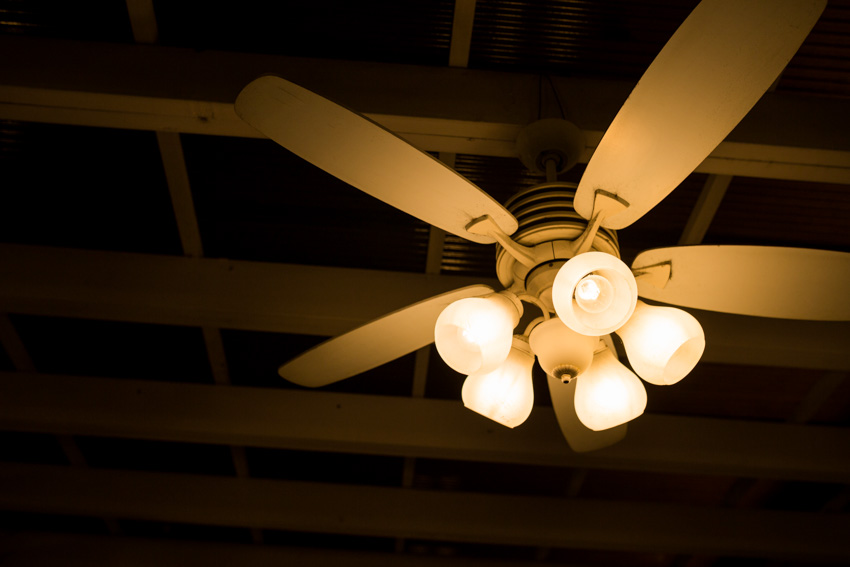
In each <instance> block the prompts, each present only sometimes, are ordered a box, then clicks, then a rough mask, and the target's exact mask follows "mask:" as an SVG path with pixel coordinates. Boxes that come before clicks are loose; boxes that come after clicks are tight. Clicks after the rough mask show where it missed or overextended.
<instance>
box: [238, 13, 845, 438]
mask: <svg viewBox="0 0 850 567" xmlns="http://www.w3.org/2000/svg"><path fill="white" fill-rule="evenodd" d="M825 4H826V2H825V0H771V1H770V2H767V1H764V0H703V1H702V2H701V3H700V4H699V5H698V6H697V7H696V8H695V9H694V11H693V12H692V13H691V15H690V16H689V17H688V18H687V19H686V20H685V22H684V23H683V24H682V25H681V26H680V27H679V29H678V30H677V31H676V33H675V34H674V35H673V37H672V38H671V39H670V40H669V41H668V42H667V44H666V45H665V46H664V48H663V49H662V50H661V52H660V53H659V54H658V56H657V57H656V58H655V60H654V61H653V63H652V64H651V65H650V67H649V68H648V69H647V71H646V73H645V74H644V76H643V77H642V78H641V80H640V82H639V83H638V84H637V85H636V87H635V88H634V90H633V91H632V93H631V95H630V96H629V98H628V100H626V101H625V103H624V104H623V107H622V108H621V109H620V111H619V113H618V114H617V116H616V117H615V118H614V120H613V122H612V123H611V124H610V126H609V127H608V129H607V131H606V132H605V135H604V136H603V138H602V140H601V141H600V142H599V144H598V146H597V147H596V148H595V151H594V152H593V155H592V157H591V159H590V161H589V162H588V164H587V168H586V170H585V172H584V174H583V176H582V178H581V181H580V183H579V184H578V185H575V184H569V183H562V182H559V181H557V175H558V174H559V173H562V172H564V171H566V170H567V169H568V168H569V167H571V166H572V165H573V164H575V163H576V162H577V161H578V160H579V159H580V157H581V156H582V155H583V154H584V153H585V149H586V147H585V142H584V139H583V135H582V131H581V129H580V128H579V127H577V126H576V125H574V124H572V123H570V122H567V121H565V120H557V119H545V120H540V121H538V122H535V123H532V124H530V125H528V126H527V127H526V128H524V129H523V130H522V132H521V133H520V136H519V138H518V140H517V154H518V155H519V157H520V159H521V160H522V161H523V163H524V164H525V165H526V166H527V167H528V168H529V169H532V170H533V171H536V172H538V173H540V174H545V175H546V178H547V182H546V183H543V184H541V185H538V186H536V187H533V188H531V189H526V190H523V191H520V192H518V193H517V194H516V195H514V196H513V197H512V198H511V199H510V200H509V201H508V203H506V205H505V206H502V205H501V204H499V203H497V202H496V201H495V200H493V199H492V198H491V197H490V196H489V195H487V194H486V193H485V192H483V191H482V190H481V189H479V188H478V187H476V186H475V185H473V184H472V183H470V182H469V181H468V180H467V179H465V178H464V177H462V176H461V175H459V174H458V173H457V172H455V171H454V170H452V169H450V168H448V167H447V166H446V165H445V164H443V163H442V162H439V161H438V160H435V159H434V158H432V157H431V156H429V155H428V154H426V153H424V152H421V151H419V150H418V149H416V148H414V147H412V146H411V145H410V144H408V143H407V142H405V141H404V140H402V139H401V138H399V137H397V136H396V135H395V134H393V133H392V132H389V131H387V130H385V129H384V128H383V127H381V126H379V125H378V124H375V123H374V122H372V121H370V120H369V119H367V118H365V117H364V116H361V115H359V114H357V113H355V112H352V111H350V110H348V109H346V108H344V107H343V106H340V105H338V104H336V103H334V102H331V101H330V100H328V99H326V98H324V97H322V96H320V95H318V94H316V93H314V92H312V91H310V90H307V89H305V88H303V87H301V86H299V85H296V84H294V83H291V82H289V81H286V80H284V79H281V78H279V77H274V76H264V77H260V78H259V79H257V80H255V81H253V82H251V83H250V84H248V85H247V86H246V87H245V88H244V89H243V90H242V92H241V93H240V94H239V97H238V98H237V100H236V112H237V113H238V114H239V116H241V117H242V119H243V120H245V121H246V122H247V123H249V124H251V125H252V126H254V127H255V128H257V129H258V130H259V131H260V132H262V133H263V134H265V135H266V136H268V137H269V138H271V139H272V140H274V141H276V142H277V143H279V144H280V145H282V146H284V147H285V148H287V149H289V150H290V151H292V152H293V153H295V154H296V155H298V156H300V157H301V158H303V159H305V160H307V161H309V162H311V163H313V164H314V165H316V166H318V167H320V168H322V169H324V170H325V171H327V172H328V173H331V174H332V175H334V176H336V177H338V178H339V179H341V180H342V181H344V182H346V183H348V184H349V185H352V186H353V187H355V188H357V189H360V190H362V191H364V192H366V193H368V194H370V195H372V196H373V197H376V198H378V199H380V200H382V201H384V202H386V203H388V204H390V205H392V206H394V207H396V208H398V209H400V210H403V211H405V212H407V213H409V214H411V215H413V216H416V217H418V218H419V219H421V220H423V221H425V222H427V223H430V224H432V225H434V226H436V227H438V228H441V229H443V230H446V231H448V232H451V233H453V234H456V235H458V236H461V237H463V238H466V239H468V240H470V241H472V242H476V243H481V244H493V243H495V244H496V274H497V277H498V279H499V281H500V283H501V284H502V285H503V286H504V289H503V290H501V291H496V290H494V289H492V288H490V287H489V286H485V285H474V286H469V287H466V288H461V289H457V290H454V291H451V292H448V293H444V294H442V295H438V296H436V297H432V298H429V299H426V300H424V301H421V302H419V303H416V304H414V305H411V306H409V307H406V308H403V309H401V310H399V311H396V312H394V313H391V314H389V315H386V316H384V317H381V318H380V319H377V320H375V321H372V322H371V323H367V324H366V325H363V326H361V327H358V328H356V329H354V330H352V331H349V332H348V333H345V334H343V335H341V336H339V337H335V338H333V339H330V340H328V341H326V342H325V343H322V344H321V345H319V346H317V347H315V348H313V349H311V350H309V351H307V352H305V353H303V354H301V355H300V356H298V357H297V358H295V359H293V360H291V361H289V362H287V363H286V364H284V365H283V366H281V367H280V370H279V372H280V374H281V376H283V377H284V378H286V379H288V380H290V381H292V382H295V383H297V384H301V385H304V386H310V387H318V386H323V385H325V384H329V383H332V382H335V381H338V380H342V379H344V378H348V377H350V376H353V375H355V374H359V373H361V372H364V371H366V370H369V369H370V368H374V367H376V366H379V365H381V364H384V363H386V362H389V361H391V360H393V359H395V358H398V357H400V356H403V355H405V354H407V353H409V352H413V351H414V350H417V349H419V348H421V347H424V346H426V345H428V344H429V343H431V342H435V343H436V348H437V351H438V352H439V354H440V356H441V357H442V358H443V360H444V361H445V362H446V364H448V365H449V366H450V367H451V368H453V369H454V370H456V371H458V372H460V373H462V374H466V375H467V378H466V380H465V382H464V383H463V387H462V390H461V397H462V399H463V403H464V405H465V406H466V407H467V408H469V409H471V410H473V411H475V412H477V413H479V414H481V415H484V416H486V417H488V418H490V419H492V420H494V421H496V422H498V423H501V424H503V425H505V426H507V427H515V426H517V425H519V424H521V423H522V422H523V421H525V420H526V418H528V416H529V414H530V413H531V410H532V407H533V405H534V388H533V385H532V367H533V364H534V360H535V357H536V358H537V360H538V362H539V364H540V366H541V367H542V368H543V370H544V371H545V372H546V374H547V382H548V385H549V391H550V394H551V398H552V404H553V408H554V410H555V415H556V417H557V419H558V424H559V426H560V428H561V431H562V432H563V434H564V436H565V437H566V439H567V442H568V443H569V445H570V447H572V448H573V450H575V451H589V450H594V449H599V448H602V447H605V446H608V445H610V444H612V443H615V442H617V441H619V440H620V439H622V438H623V436H624V435H625V425H624V424H625V423H626V422H628V421H630V420H632V419H634V418H636V417H637V416H639V415H641V414H642V413H643V411H644V409H645V407H646V401H647V395H646V390H645V388H644V386H643V384H642V382H641V380H640V379H639V378H638V376H639V377H640V378H643V380H645V381H647V382H649V383H651V384H656V385H670V384H675V383H676V382H678V381H679V380H681V379H682V378H684V377H685V376H686V375H687V374H688V373H689V372H690V371H691V370H692V369H693V368H694V366H695V365H696V364H697V363H698V361H699V359H700V357H701V356H702V353H703V349H704V348H705V337H704V335H703V330H702V328H701V327H700V324H699V323H698V322H697V320H696V319H695V318H694V317H693V316H692V315H690V314H689V313H687V312H686V311H683V310H682V309H678V308H676V307H670V306H669V305H678V306H682V307H689V308H695V309H704V310H713V311H721V312H726V313H734V314H739V315H750V316H758V317H781V318H789V319H810V320H824V321H829V320H842V321H843V320H850V294H848V293H847V289H848V287H850V254H847V253H842V252H831V251H825V250H808V249H799V248H778V247H766V246H683V247H673V248H661V249H655V250H649V251H645V252H642V253H641V254H639V255H638V256H637V258H635V260H634V261H633V263H632V266H631V267H628V266H627V265H626V264H624V263H623V262H622V261H621V260H620V251H619V242H618V240H617V235H616V232H615V231H616V230H619V229H622V228H625V227H627V226H629V225H630V224H632V223H633V222H635V221H636V220H637V219H639V218H640V217H641V216H643V215H644V214H646V213H647V212H648V211H649V210H650V209H652V208H653V207H654V206H655V205H656V204H658V203H659V202H660V201H661V200H662V199H664V198H665V197H666V196H667V195H668V194H669V193H670V192H671V191H672V190H673V189H675V188H676V187H677V186H678V185H679V184H680V183H681V182H682V181H683V180H684V179H685V178H686V177H687V176H688V175H689V174H690V173H691V172H692V171H693V170H694V169H695V168H696V167H697V166H698V165H699V164H700V163H701V162H702V161H703V160H704V159H705V158H706V157H707V156H708V155H709V154H710V153H711V152H712V150H714V148H715V147H716V146H717V145H718V144H719V143H720V142H721V141H722V140H723V139H724V138H725V137H726V136H727V135H728V134H729V132H730V131H731V130H732V129H733V128H734V127H735V126H736V125H737V124H738V122H739V121H740V120H741V119H742V118H743V117H744V116H745V115H746V114H747V113H748V112H749V110H750V109H751V108H752V107H753V105H755V103H756V102H757V101H758V100H759V98H760V97H761V95H762V94H763V93H764V92H765V91H767V89H768V88H769V87H770V85H771V84H772V83H773V82H774V81H775V79H776V77H777V76H778V75H779V74H780V73H781V72H782V70H783V68H784V67H785V65H786V64H787V63H788V61H789V60H790V59H791V57H792V56H793V55H794V53H795V52H796V51H797V49H798V48H799V46H800V44H801V43H802V42H803V40H804V39H805V37H806V36H807V35H808V33H809V31H810V30H811V28H812V26H813V25H814V24H815V22H816V21H817V19H818V17H819V16H820V14H821V12H822V11H823V8H824V6H825ZM811 282H817V283H818V286H819V292H818V293H817V294H812V293H810V291H809V290H810V287H811ZM638 297H641V298H643V299H646V300H649V301H652V302H657V303H662V304H667V306H665V305H650V304H648V303H646V302H644V301H641V300H639V299H638ZM523 303H526V304H529V305H533V306H534V308H535V309H538V308H539V309H540V311H541V316H540V317H538V318H537V319H534V320H533V321H532V322H531V323H530V324H528V325H527V327H526V329H525V330H524V332H522V333H517V331H516V327H517V325H518V324H519V322H520V319H521V317H522V315H523ZM612 333H616V334H617V335H618V337H619V338H620V340H621V341H622V345H623V348H624V349H625V355H626V357H627V358H628V361H629V364H630V366H631V368H632V369H633V370H634V371H632V370H630V369H629V368H627V367H626V366H625V365H623V364H622V363H621V362H620V360H619V357H618V356H617V352H616V350H615V345H614V342H613V341H612V339H611V334H612Z"/></svg>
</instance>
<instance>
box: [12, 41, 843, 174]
mask: <svg viewBox="0 0 850 567" xmlns="http://www.w3.org/2000/svg"><path fill="white" fill-rule="evenodd" d="M0 52H5V53H15V54H16V56H15V57H10V58H7V59H6V60H5V61H4V75H3V77H2V79H0V82H2V85H0V118H4V119H9V120H25V121H36V122H53V123H60V124H78V125H88V126H102V127H115V128H130V129H145V130H161V131H172V132H188V133H201V134H218V135H228V136H252V137H258V136H259V134H258V133H257V132H256V131H254V130H253V129H252V128H250V127H249V126H247V125H246V124H244V123H243V122H242V121H241V120H240V119H239V118H238V117H237V116H236V114H235V112H234V111H233V105H232V102H233V100H235V98H236V95H237V94H238V92H239V90H240V89H241V87H242V86H244V85H245V84H247V83H248V82H250V81H251V80H252V79H254V78H256V77H257V76H259V75H262V74H265V73H275V74H279V75H282V76H285V77H287V78H288V79H289V80H292V81H294V82H296V83H300V84H303V85H304V86H306V87H308V88H310V89H311V90H314V91H316V92H318V93H320V94H323V95H325V96H328V97H330V98H332V99H334V100H337V101H339V102H341V103H343V104H345V105H346V106H348V107H350V108H355V109H357V110H359V111H360V112H363V113H364V114H366V115H367V116H369V117H371V118H373V119H374V120H376V121H377V122H379V123H380V124H383V125H384V126H386V127H387V128H389V129H390V130H392V131H394V132H396V133H398V134H399V135H401V136H402V137H404V138H406V139H408V140H409V141H410V142H412V143H413V144H414V145H417V146H418V147H420V148H421V149H423V150H429V151H445V152H456V153H468V154H481V155H495V156H514V155H515V149H514V144H515V140H516V136H517V133H518V132H519V129H520V128H521V127H522V126H524V125H525V124H527V123H529V122H531V121H533V120H534V119H536V117H537V115H538V110H539V109H538V104H539V93H538V90H539V88H540V82H539V80H538V78H537V77H536V76H534V75H529V74H518V73H504V72H500V73H496V72H489V71H477V70H469V69H464V70H460V69H453V68H439V67H421V66H406V65H395V64H379V63H359V62H352V61H345V62H342V61H333V60H308V59H302V58H292V57H283V56H267V55H252V54H235V53H223V52H212V51H203V52H197V51H194V50H188V49H178V48H168V47H160V46H150V45H117V44H116V45H113V46H111V47H110V49H109V50H103V49H102V48H101V47H100V46H98V45H97V44H88V43H82V42H69V41H61V40H41V39H40V40H33V39H29V38H14V37H0ZM34 70H37V72H34ZM553 84H554V86H555V88H557V89H558V92H559V97H560V99H561V100H562V102H563V105H564V108H565V109H566V110H567V114H568V115H569V117H570V118H571V120H573V121H574V122H576V124H577V125H578V126H579V127H580V128H582V130H584V132H585V135H586V138H587V149H586V151H585V153H584V155H583V157H582V160H583V161H587V159H589V157H590V155H591V154H592V152H593V149H594V148H595V147H596V144H597V143H598V142H599V140H600V139H601V136H602V133H603V132H604V131H605V129H606V128H607V126H608V124H609V123H610V122H611V120H612V119H613V117H614V116H615V114H616V112H617V111H618V109H619V108H620V106H621V105H622V103H623V101H624V100H625V99H626V97H627V96H628V93H629V91H630V90H631V87H632V86H633V85H632V84H631V83H628V82H623V81H603V80H588V79H576V78H569V79H567V78H553ZM847 130H850V116H848V113H847V112H846V109H845V108H844V107H843V101H841V100H835V101H832V100H830V99H825V100H816V101H813V100H807V99H805V98H801V97H795V96H792V95H785V94H778V93H768V94H766V95H765V97H764V99H763V100H762V101H761V102H759V104H758V105H757V106H756V108H754V109H753V111H752V112H751V113H750V115H749V116H748V117H747V118H745V120H744V121H743V122H742V123H741V125H739V127H738V128H736V130H735V131H734V132H733V133H732V134H731V135H730V136H729V138H728V139H727V140H726V141H725V142H723V143H721V144H720V146H718V148H717V149H716V150H715V151H714V152H713V153H712V154H711V156H709V157H708V159H706V160H705V162H703V164H702V165H700V167H699V168H697V171H701V172H706V173H718V174H724V175H744V176H756V177H768V178H778V179H793V180H808V181H821V182H832V183H850V142H848V140H847V139H846V137H842V133H843V132H846V131H847Z"/></svg>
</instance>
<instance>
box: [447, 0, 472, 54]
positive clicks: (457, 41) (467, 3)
mask: <svg viewBox="0 0 850 567" xmlns="http://www.w3.org/2000/svg"><path fill="white" fill-rule="evenodd" d="M474 22H475V0H455V13H454V18H453V19H452V41H451V43H450V44H449V66H450V67H466V66H467V65H468V64H469V46H470V44H471V43H472V26H473V24H474Z"/></svg>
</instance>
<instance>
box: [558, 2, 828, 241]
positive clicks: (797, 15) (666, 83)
mask: <svg viewBox="0 0 850 567" xmlns="http://www.w3.org/2000/svg"><path fill="white" fill-rule="evenodd" d="M825 4H826V0H772V1H771V2H765V1H763V0H703V1H702V2H701V3H700V4H699V5H698V6H697V7H696V8H695V9H694V11H693V12H692V13H691V15H690V16H688V18H687V19H686V20H685V22H684V23H683V24H682V25H681V26H680V27H679V29H678V30H677V31H676V33H675V34H673V37H672V38H671V39H670V41H668V42H667V44H666V45H665V46H664V48H663V49H662V50H661V52H660V53H659V54H658V56H657V57H656V58H655V60H654V61H653V62H652V64H651V65H650V66H649V69H647V71H646V73H644V75H643V77H642V78H641V79H640V82H638V84H637V86H635V88H634V90H633V91H632V93H631V95H630V96H629V98H628V100H626V102H625V104H623V107H622V108H621V109H620V112H619V113H618V114H617V116H616V117H615V118H614V121H613V122H612V123H611V126H610V127H609V128H608V130H607V131H606V132H605V135H604V136H603V138H602V141H601V142H600V143H599V146H598V147H597V148H596V151H595V152H594V154H593V156H592V158H591V160H590V163H588V165H587V169H586V170H585V173H584V176H583V177H582V179H581V182H580V184H579V187H578V190H577V191H576V196H575V209H576V211H577V212H578V213H579V214H580V215H581V216H583V217H584V218H586V219H590V218H591V215H592V212H593V202H594V196H595V192H596V190H597V189H602V190H605V191H607V192H609V193H613V194H615V195H617V196H618V197H619V198H620V199H623V200H625V201H626V202H627V203H628V207H627V208H626V209H624V210H622V212H618V213H616V214H611V215H610V216H608V217H606V218H605V219H604V220H603V221H602V226H604V227H606V228H611V229H621V228H625V227H626V226H628V225H630V224H632V223H633V222H635V221H636V220H637V219H639V218H640V217H641V216H643V215H644V214H645V213H646V212H647V211H649V210H650V209H651V208H652V207H654V206H655V205H657V204H658V203H659V202H660V201H661V200H662V199H664V197H666V196H667V195H668V194H669V193H670V192H671V191H672V190H673V189H675V188H676V187H677V186H678V185H679V183H681V182H682V180H684V179H685V177H687V176H688V175H689V174H690V173H691V172H692V171H693V170H694V169H695V168H696V167H697V166H698V165H699V164H700V163H701V162H702V161H703V160H704V159H705V158H706V157H707V156H708V155H709V154H710V153H711V152H712V150H714V148H715V147H716V146H717V145H718V144H719V143H720V142H721V141H723V139H724V138H725V137H726V135H727V134H729V132H731V131H732V129H733V128H734V127H735V126H736V125H737V124H738V122H740V120H741V119H742V118H743V117H744V115H746V114H747V112H749V110H750V109H751V108H752V107H753V105H755V103H756V102H757V101H758V100H759V98H761V96H762V95H763V94H764V92H765V91H766V90H767V89H768V88H769V87H770V85H771V84H772V83H773V81H774V80H775V79H776V77H777V76H778V75H779V73H780V72H781V71H782V70H783V69H784V68H785V65H786V64H787V63H788V61H790V60H791V57H792V56H793V55H794V53H795V52H796V51H797V49H798V48H799V47H800V44H801V43H802V42H803V40H804V39H805V37H806V36H807V35H808V33H809V31H810V30H811V28H812V26H814V24H815V22H816V21H817V19H818V17H819V16H820V13H821V12H822V11H823V8H824V6H825Z"/></svg>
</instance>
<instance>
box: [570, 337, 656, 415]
mask: <svg viewBox="0 0 850 567" xmlns="http://www.w3.org/2000/svg"><path fill="white" fill-rule="evenodd" d="M599 346H600V347H601V350H598V351H597V352H596V353H595V354H594V355H593V362H592V363H591V365H590V368H588V369H587V370H586V371H585V372H584V373H583V374H582V375H581V376H579V377H578V379H577V380H576V382H577V383H576V391H575V404H576V415H578V418H579V420H580V421H581V422H582V423H583V424H584V425H585V426H586V427H587V428H589V429H592V430H594V431H602V430H604V429H609V428H611V427H615V426H617V425H620V424H623V423H626V422H627V421H630V420H632V419H634V418H636V417H637V416H639V415H640V414H642V413H643V410H644V409H646V389H645V388H644V387H643V383H642V382H641V381H640V379H639V378H638V377H637V376H635V374H634V373H633V372H632V371H631V370H629V369H628V368H626V367H625V366H623V365H622V364H621V363H620V361H619V360H617V357H616V356H614V354H613V353H612V352H611V349H610V348H609V345H607V344H605V343H604V342H603V341H600V343H599Z"/></svg>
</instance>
